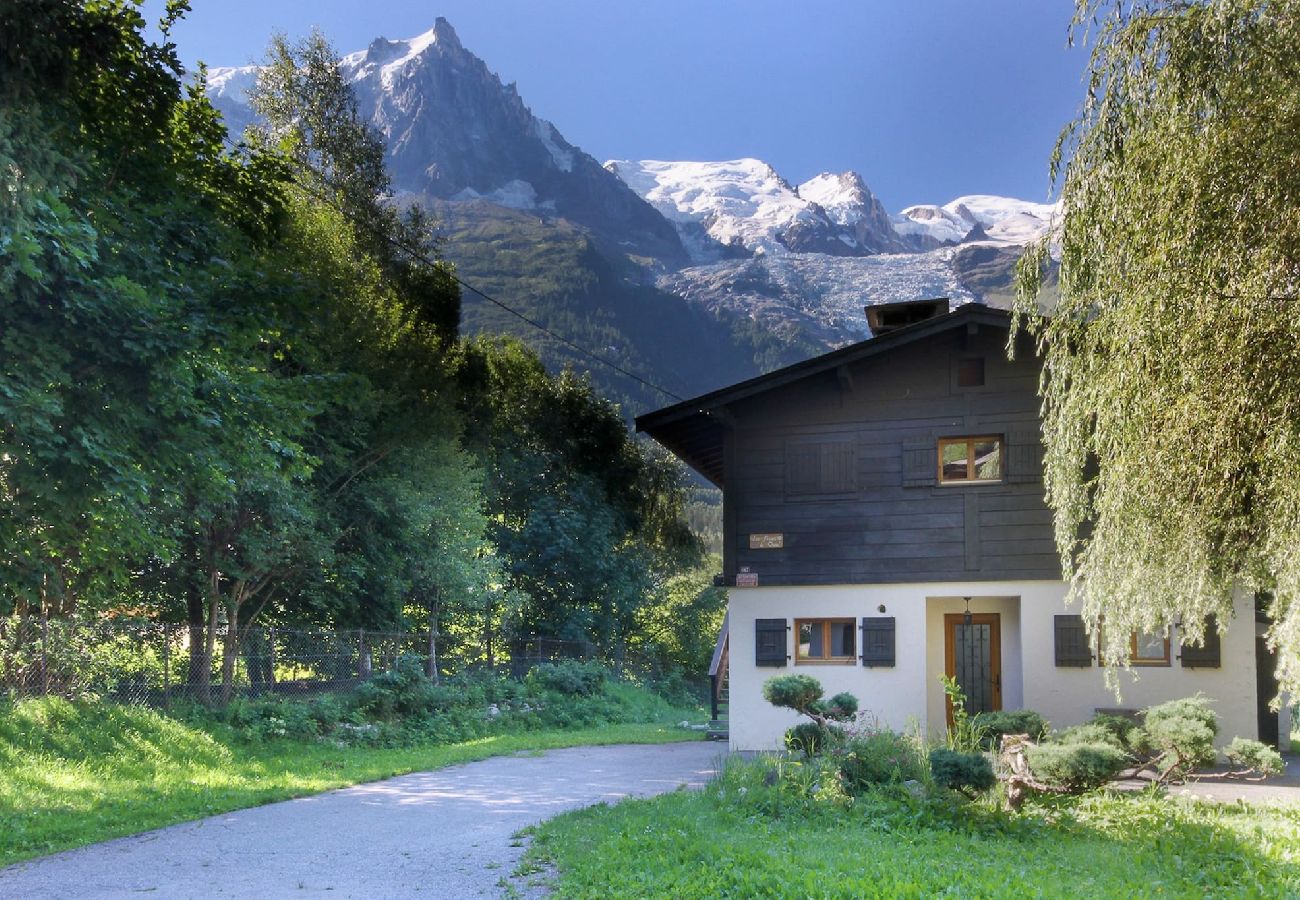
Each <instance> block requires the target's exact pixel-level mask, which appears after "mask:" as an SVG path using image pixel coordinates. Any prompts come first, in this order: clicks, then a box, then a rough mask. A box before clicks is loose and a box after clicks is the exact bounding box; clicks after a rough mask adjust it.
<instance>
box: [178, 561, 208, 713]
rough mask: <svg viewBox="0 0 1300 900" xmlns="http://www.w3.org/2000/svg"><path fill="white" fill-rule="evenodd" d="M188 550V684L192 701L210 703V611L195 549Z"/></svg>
mask: <svg viewBox="0 0 1300 900" xmlns="http://www.w3.org/2000/svg"><path fill="white" fill-rule="evenodd" d="M186 549H187V550H189V551H190V552H189V553H187V560H186V563H185V564H184V569H183V573H184V574H183V576H182V577H183V578H184V579H185V621H186V624H187V625H188V626H189V636H190V652H189V666H188V669H187V670H186V673H185V684H186V687H187V691H188V693H189V695H190V696H191V697H193V698H195V699H197V700H200V701H202V702H203V703H207V702H208V700H209V699H210V698H209V697H208V690H207V684H208V670H209V668H210V667H211V666H210V663H209V662H208V660H205V659H204V656H203V648H204V643H205V640H206V636H205V633H204V632H205V628H204V625H205V623H206V620H207V617H206V616H205V612H206V608H205V604H204V602H203V590H202V588H201V587H200V586H199V569H198V566H197V561H196V560H195V556H196V554H195V553H194V552H193V548H191V547H187V548H186ZM209 659H210V658H209Z"/></svg>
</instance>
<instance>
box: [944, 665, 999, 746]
mask: <svg viewBox="0 0 1300 900" xmlns="http://www.w3.org/2000/svg"><path fill="white" fill-rule="evenodd" d="M939 681H940V683H941V684H943V693H944V696H945V697H947V698H948V708H949V709H950V710H951V711H952V724H951V725H949V726H948V732H947V736H946V739H945V740H946V743H947V747H948V749H949V750H955V751H958V752H961V753H976V752H978V751H979V750H980V749H981V748H982V747H983V746H984V744H985V742H986V740H987V731H986V729H985V728H984V727H983V726H982V725H980V724H979V723H977V722H976V721H975V720H974V719H972V718H971V715H970V712H969V711H968V710H967V709H966V694H965V693H964V692H963V691H962V689H961V685H959V684H958V683H957V679H956V678H953V677H951V676H948V675H940V676H939Z"/></svg>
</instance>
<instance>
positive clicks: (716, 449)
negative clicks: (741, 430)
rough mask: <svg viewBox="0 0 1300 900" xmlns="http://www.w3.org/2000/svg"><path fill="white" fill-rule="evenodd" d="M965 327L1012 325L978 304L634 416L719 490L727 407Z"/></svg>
mask: <svg viewBox="0 0 1300 900" xmlns="http://www.w3.org/2000/svg"><path fill="white" fill-rule="evenodd" d="M967 324H976V325H992V326H995V327H1000V328H1009V327H1010V326H1011V314H1010V313H1009V312H1007V311H1006V310H1001V309H995V308H993V307H991V306H984V305H983V304H980V303H967V304H965V305H963V306H959V307H957V309H955V310H953V311H952V312H950V313H947V314H946V315H940V316H935V317H934V318H931V319H926V320H924V321H921V322H917V323H915V324H912V325H907V326H904V327H902V328H899V329H897V330H895V331H891V332H889V333H887V334H883V335H881V336H880V337H874V338H868V339H867V340H865V341H859V342H858V343H856V344H850V345H848V346H847V347H841V348H840V349H838V350H832V351H831V352H830V353H823V354H822V355H821V356H814V357H813V358H811V359H806V360H804V361H803V362H797V363H795V364H794V365H790V366H786V367H785V368H783V369H777V370H775V371H772V372H768V373H767V374H765V375H759V376H758V377H756V378H750V379H748V380H747V381H741V382H738V383H736V384H733V385H730V386H728V387H724V388H719V389H718V390H716V391H710V392H709V393H707V394H701V395H700V396H698V397H695V398H693V399H690V400H683V401H682V402H681V403H675V404H673V405H672V406H666V407H664V408H663V409H657V410H655V411H654V412H649V413H646V414H645V415H641V416H637V417H636V430H637V431H644V432H645V433H647V434H649V435H650V436H651V437H653V438H654V439H655V440H656V441H658V442H659V443H661V444H663V445H664V446H665V447H667V448H668V449H669V450H671V451H672V452H673V453H674V454H676V455H677V456H678V457H679V458H680V459H681V460H682V461H683V462H685V463H686V464H687V465H688V466H690V467H691V468H692V469H694V470H695V471H697V472H699V473H700V474H701V475H703V476H704V477H705V478H707V479H708V480H709V481H711V482H713V484H715V485H717V486H718V487H722V483H723V478H724V467H723V442H724V437H725V434H726V430H727V428H728V427H729V423H730V421H731V415H730V413H729V412H728V411H727V407H728V405H730V404H732V403H736V402H737V401H740V400H747V399H749V398H751V397H755V396H758V395H760V394H764V393H767V392H768V391H772V390H776V389H777V388H781V387H785V386H786V385H789V384H793V383H794V382H797V381H802V380H803V379H805V378H811V377H813V376H816V375H820V374H822V373H825V372H830V371H834V370H836V369H838V368H839V367H840V366H844V365H849V364H852V363H856V362H858V361H859V360H863V359H869V358H871V357H873V356H879V355H881V354H884V353H888V352H890V351H892V350H896V349H898V348H900V347H904V346H907V345H908V344H913V343H916V342H917V341H922V340H925V339H927V338H930V337H933V336H934V335H936V334H940V333H943V332H946V331H951V330H952V329H954V328H961V327H963V326H965V325H967Z"/></svg>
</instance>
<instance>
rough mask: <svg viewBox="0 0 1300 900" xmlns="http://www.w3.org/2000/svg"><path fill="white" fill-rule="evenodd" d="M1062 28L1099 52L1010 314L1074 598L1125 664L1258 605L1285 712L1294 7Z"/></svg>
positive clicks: (1294, 400)
mask: <svg viewBox="0 0 1300 900" xmlns="http://www.w3.org/2000/svg"><path fill="white" fill-rule="evenodd" d="M1074 27H1075V35H1076V36H1082V35H1083V29H1084V28H1085V27H1087V29H1088V35H1087V36H1088V38H1089V39H1090V40H1092V41H1093V51H1092V58H1091V64H1090V70H1089V75H1088V92H1087V96H1086V99H1085V101H1084V103H1083V106H1082V109H1081V112H1080V115H1079V118H1078V119H1077V120H1076V121H1075V122H1073V123H1072V124H1071V125H1070V126H1068V127H1067V128H1066V130H1065V131H1064V132H1063V134H1062V137H1061V139H1060V142H1059V143H1058V147H1057V152H1056V156H1055V158H1054V161H1053V178H1054V179H1055V181H1056V183H1057V184H1058V185H1059V186H1060V188H1061V199H1062V201H1063V214H1062V221H1061V223H1060V227H1059V228H1058V230H1057V231H1056V232H1055V233H1054V234H1053V235H1051V236H1049V238H1047V239H1045V240H1044V241H1043V242H1042V243H1040V244H1039V245H1038V246H1036V247H1034V248H1031V251H1030V252H1029V253H1027V254H1026V256H1025V258H1024V259H1023V260H1022V261H1021V266H1020V271H1019V285H1018V287H1019V292H1020V295H1019V299H1018V304H1017V323H1018V327H1019V328H1026V329H1027V330H1028V331H1029V332H1030V333H1031V334H1033V335H1034V336H1035V337H1036V338H1037V340H1038V342H1039V350H1040V353H1041V354H1042V356H1043V359H1044V369H1043V378H1042V384H1041V394H1042V399H1043V439H1044V443H1045V445H1046V449H1047V454H1046V465H1045V483H1046V488H1047V496H1048V502H1049V503H1050V505H1051V506H1052V508H1053V511H1054V513H1055V527H1056V542H1057V546H1058V549H1059V551H1060V554H1061V561H1062V565H1063V567H1064V570H1065V572H1066V573H1067V577H1068V578H1069V579H1070V581H1071V590H1070V596H1071V599H1072V600H1074V601H1078V602H1080V603H1081V604H1082V609H1083V614H1084V617H1085V619H1087V620H1088V621H1089V622H1090V623H1092V625H1093V627H1094V628H1095V627H1096V623H1097V622H1098V621H1099V620H1100V619H1101V617H1102V616H1104V617H1105V623H1106V627H1105V628H1104V629H1102V630H1101V638H1102V643H1103V657H1104V658H1105V659H1106V660H1107V661H1108V662H1110V663H1120V662H1122V661H1125V660H1127V657H1128V652H1129V647H1128V641H1129V634H1130V633H1131V632H1133V631H1135V630H1154V629H1157V628H1163V627H1166V626H1167V625H1169V624H1170V623H1174V622H1181V623H1182V624H1183V625H1184V628H1185V631H1186V636H1187V639H1189V640H1191V641H1193V642H1195V641H1197V640H1198V639H1200V638H1201V636H1202V632H1203V622H1204V621H1205V618H1206V617H1207V616H1208V615H1210V614H1217V615H1218V617H1219V620H1220V621H1227V620H1229V618H1230V616H1231V612H1232V606H1233V596H1234V592H1238V591H1240V592H1253V591H1266V592H1269V593H1270V594H1271V595H1272V600H1271V603H1270V606H1269V611H1270V613H1271V615H1272V625H1271V627H1270V630H1269V640H1270V642H1271V644H1272V645H1273V646H1275V647H1276V649H1277V650H1278V651H1279V676H1280V678H1281V681H1282V686H1283V688H1284V689H1290V690H1292V691H1293V692H1294V691H1296V690H1297V689H1300V304H1297V303H1292V302H1278V298H1291V297H1294V296H1296V294H1297V293H1298V289H1300V52H1297V49H1296V48H1297V47H1300V3H1297V2H1296V0H1287V2H1262V0H1220V2H1187V0H1182V2H1179V0H1139V2H1125V3H1121V2H1111V0H1080V4H1079V7H1078V11H1077V15H1076V20H1075V26H1074ZM1049 252H1050V253H1051V254H1052V255H1053V256H1056V255H1058V254H1059V261H1060V281H1059V284H1060V288H1059V290H1060V299H1059V303H1058V304H1057V305H1056V306H1055V309H1054V310H1052V314H1051V315H1050V316H1044V315H1043V314H1042V312H1041V311H1040V306H1041V305H1042V304H1043V303H1044V296H1043V295H1042V293H1041V290H1040V289H1041V288H1042V283H1043V282H1042V273H1043V272H1044V267H1045V265H1046V263H1047V262H1048V255H1049ZM1235 624H1236V627H1246V628H1249V627H1251V623H1250V622H1249V621H1246V622H1241V621H1238V622H1236V623H1235Z"/></svg>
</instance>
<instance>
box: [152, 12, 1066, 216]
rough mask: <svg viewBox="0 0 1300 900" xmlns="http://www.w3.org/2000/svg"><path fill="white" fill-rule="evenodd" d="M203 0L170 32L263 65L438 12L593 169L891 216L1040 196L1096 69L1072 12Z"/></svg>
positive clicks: (195, 50) (224, 61)
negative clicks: (288, 45) (850, 194)
mask: <svg viewBox="0 0 1300 900" xmlns="http://www.w3.org/2000/svg"><path fill="white" fill-rule="evenodd" d="M193 2H194V7H195V8H194V11H193V12H192V13H190V15H189V16H188V17H187V19H186V21H185V22H184V23H182V24H181V25H180V26H179V27H178V28H177V30H176V32H175V35H174V37H175V40H176V42H177V44H178V46H179V49H180V53H181V56H182V58H183V59H184V60H185V61H186V62H187V63H189V64H192V63H194V62H196V61H198V60H200V59H201V60H203V61H205V62H207V63H208V64H209V65H240V64H244V63H248V62H252V61H256V60H257V59H258V58H259V57H260V56H261V54H262V52H263V50H264V48H265V46H266V41H267V38H268V37H269V36H270V34H271V33H272V32H273V31H275V30H280V31H284V32H286V33H287V34H289V35H290V36H291V37H292V36H300V35H302V34H305V33H306V32H307V31H309V30H310V29H311V28H312V27H313V26H319V27H320V28H321V29H322V30H323V31H324V33H325V35H326V36H327V37H328V38H329V39H330V40H331V42H332V43H333V44H334V45H335V47H337V48H338V50H339V51H340V52H341V53H346V52H349V51H352V50H356V49H360V48H362V47H364V46H365V45H366V44H368V43H369V42H370V41H371V40H372V39H373V38H375V37H377V36H381V35H382V36H384V37H389V38H402V37H411V36H413V35H415V34H419V33H421V32H423V31H426V30H427V29H428V28H430V27H432V25H433V21H434V18H435V17H437V16H439V15H442V16H446V17H447V19H448V20H449V21H450V22H451V23H452V25H453V26H454V27H455V28H456V31H457V33H458V34H459V35H460V39H461V42H462V43H463V44H464V45H465V46H466V48H468V49H469V50H470V51H471V52H473V53H475V54H476V55H478V56H479V57H481V58H482V59H483V60H485V61H486V62H487V64H488V67H489V68H490V69H492V70H493V71H494V72H496V73H497V74H499V75H500V76H501V78H502V80H503V81H505V82H507V83H509V82H512V81H513V82H516V83H517V84H518V87H519V91H520V93H521V94H522V95H523V98H524V100H525V102H526V103H528V105H529V106H530V107H531V108H532V110H533V112H535V113H536V114H538V115H540V116H542V117H544V118H547V119H550V120H551V121H553V122H554V123H555V125H556V127H558V128H559V130H560V131H561V132H562V133H563V134H564V135H565V137H567V138H568V139H569V140H570V141H571V142H573V143H575V144H577V145H578V146H580V147H582V148H583V149H584V150H586V151H587V152H588V153H590V154H592V155H593V156H595V157H596V158H597V159H599V160H602V161H603V160H605V159H610V158H634V159H732V158H736V157H741V156H755V157H759V158H761V159H764V160H766V161H767V162H769V163H771V164H772V165H773V166H774V167H775V168H776V170H777V171H778V172H780V173H781V174H782V175H783V176H785V177H786V179H787V180H789V181H791V182H793V183H796V184H797V183H799V182H800V181H803V180H805V179H807V178H809V177H811V176H813V175H815V174H817V173H818V172H822V171H837V172H838V171H843V170H845V169H855V170H857V171H858V172H859V173H861V174H862V176H863V178H864V179H865V180H866V182H867V184H868V185H870V186H871V188H872V189H873V190H874V191H875V192H876V193H877V194H878V195H879V196H880V197H881V199H882V200H883V201H884V203H885V205H886V207H888V208H889V209H890V210H891V211H897V210H899V209H901V208H902V207H904V206H908V205H910V204H913V203H944V202H947V201H948V200H950V199H952V198H953V197H955V196H958V195H960V194H973V193H989V194H1004V195H1008V196H1014V197H1020V198H1022V199H1026V200H1044V199H1046V198H1047V195H1048V188H1049V184H1048V179H1047V160H1048V155H1049V154H1050V152H1051V150H1052V146H1053V144H1054V142H1055V140H1056V136H1057V134H1058V132H1059V131H1060V129H1061V126H1062V125H1064V124H1065V123H1066V122H1067V121H1069V119H1070V118H1072V117H1073V115H1074V113H1075V111H1076V110H1077V109H1078V105H1079V102H1080V100H1081V99H1082V96H1083V82H1082V73H1083V69H1084V66H1085V64H1086V61H1087V51H1086V49H1084V48H1080V47H1075V48H1067V46H1066V39H1067V36H1068V32H1067V29H1068V25H1069V21H1070V16H1071V11H1072V4H1071V3H1070V2H1069V0H1020V2H1010V0H981V2H975V3H972V2H969V0H965V2H959V0H921V2H910V0H909V2H903V0H889V2H883V0H882V2H867V0H850V2H838V3H830V2H820V0H805V2H803V3H792V2H790V0H783V2H769V0H748V2H740V0H643V2H639V3H632V2H615V0H605V2H587V0H554V2H541V0H370V2H357V0H314V2H303V0H193ZM161 6H162V3H161V0H148V2H147V3H146V5H145V9H146V13H147V14H148V15H149V16H150V18H151V19H156V18H157V11H158V10H159V9H160V8H161Z"/></svg>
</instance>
